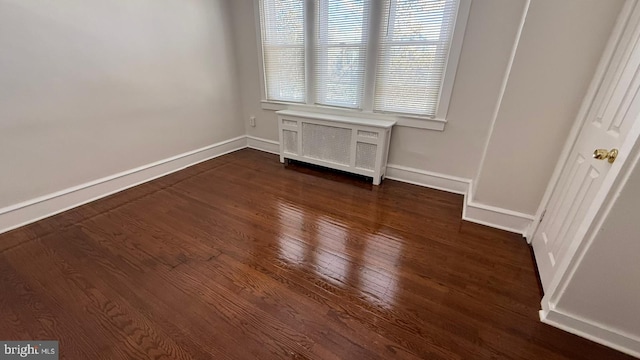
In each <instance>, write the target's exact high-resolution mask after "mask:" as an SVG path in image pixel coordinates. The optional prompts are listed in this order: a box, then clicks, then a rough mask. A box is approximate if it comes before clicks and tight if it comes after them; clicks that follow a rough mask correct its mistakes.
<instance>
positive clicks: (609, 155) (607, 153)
mask: <svg viewBox="0 0 640 360" xmlns="http://www.w3.org/2000/svg"><path fill="white" fill-rule="evenodd" d="M617 157H618V149H611V150H607V149H596V151H594V152H593V158H594V159H598V160H604V159H607V161H609V163H610V164H613V162H614V161H616V158H617Z"/></svg>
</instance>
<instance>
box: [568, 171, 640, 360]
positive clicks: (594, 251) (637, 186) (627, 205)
mask: <svg viewBox="0 0 640 360" xmlns="http://www.w3.org/2000/svg"><path fill="white" fill-rule="evenodd" d="M638 199H640V165H639V164H638V163H637V162H636V165H635V169H634V170H633V171H632V172H631V176H630V177H629V178H628V180H627V182H626V184H625V185H624V187H623V188H622V191H620V193H619V194H618V197H617V200H616V201H615V202H614V204H613V206H612V208H611V211H610V212H609V214H608V215H607V217H606V219H605V220H604V223H603V224H602V227H601V228H600V230H599V231H598V232H597V234H596V236H595V238H594V240H593V242H591V244H590V245H589V247H588V249H587V250H586V252H585V255H584V257H583V259H582V261H580V263H579V265H578V266H577V268H576V270H575V273H574V274H573V276H572V277H571V279H570V280H569V281H568V285H567V287H566V289H565V291H564V292H563V293H562V295H561V296H560V298H559V299H558V301H557V304H556V308H557V309H558V310H560V311H562V312H563V313H568V314H571V315H572V316H573V317H574V318H581V319H584V320H586V321H588V322H590V323H593V324H598V325H599V326H600V327H603V328H606V329H611V330H613V331H615V332H618V333H622V334H625V333H626V335H627V336H629V337H630V338H634V337H635V339H636V340H635V346H636V354H637V353H638V352H637V351H640V350H637V349H639V348H638V346H640V340H638V339H640V311H639V310H638V304H640V281H639V278H638V276H639V275H640V261H638V256H639V254H640V241H639V240H640V221H638V218H639V217H638V214H640V201H638Z"/></svg>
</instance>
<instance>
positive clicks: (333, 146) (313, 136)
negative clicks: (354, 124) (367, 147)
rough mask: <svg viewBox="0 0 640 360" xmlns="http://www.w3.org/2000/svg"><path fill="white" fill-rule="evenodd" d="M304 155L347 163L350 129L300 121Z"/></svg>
mask: <svg viewBox="0 0 640 360" xmlns="http://www.w3.org/2000/svg"><path fill="white" fill-rule="evenodd" d="M302 137H303V140H302V153H303V155H304V156H307V157H310V158H313V159H318V160H323V161H330V162H334V163H338V164H342V165H349V160H350V159H349V158H350V147H351V146H350V144H351V129H345V128H339V127H333V126H325V125H317V124H309V123H302Z"/></svg>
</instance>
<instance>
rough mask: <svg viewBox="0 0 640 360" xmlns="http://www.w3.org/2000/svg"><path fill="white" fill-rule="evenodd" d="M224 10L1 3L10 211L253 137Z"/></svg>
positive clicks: (1, 195) (168, 2) (197, 4)
mask: <svg viewBox="0 0 640 360" xmlns="http://www.w3.org/2000/svg"><path fill="white" fill-rule="evenodd" d="M227 6H228V2H227V1H223V0H218V1H214V0H136V1H128V0H114V1H98V0H91V1H87V0H56V1H45V0H32V1H22V0H0V164H1V166H2V167H1V169H0V171H1V172H2V176H0V208H2V207H3V206H8V205H12V204H16V203H19V202H22V201H26V200H30V199H33V198H35V197H37V196H41V195H46V194H49V193H52V192H55V191H58V190H62V189H65V188H68V187H71V186H75V185H78V184H82V183H85V182H88V181H91V180H94V179H98V178H101V177H104V176H108V175H111V174H114V173H117V172H120V171H124V170H128V169H131V168H134V167H137V166H141V165H144V164H147V163H151V162H154V161H157V160H161V159H164V158H168V157H171V156H174V155H176V154H180V153H183V152H186V151H190V150H194V149H197V148H200V147H203V146H207V145H210V144H213V143H216V142H219V141H221V140H225V139H229V138H233V137H236V136H240V135H243V134H244V127H243V124H242V122H241V121H240V120H239V115H238V103H239V102H238V99H237V98H238V89H237V87H236V86H235V83H236V81H235V80H236V69H235V62H234V57H233V45H232V37H231V31H230V26H231V25H230V23H229V10H228V9H227Z"/></svg>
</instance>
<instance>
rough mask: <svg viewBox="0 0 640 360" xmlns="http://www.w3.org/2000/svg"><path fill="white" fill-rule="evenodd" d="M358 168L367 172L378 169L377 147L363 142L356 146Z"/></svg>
mask: <svg viewBox="0 0 640 360" xmlns="http://www.w3.org/2000/svg"><path fill="white" fill-rule="evenodd" d="M356 167H358V168H361V169H367V170H374V169H375V168H376V145H374V144H367V143H361V142H359V143H358V144H357V145H356Z"/></svg>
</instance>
